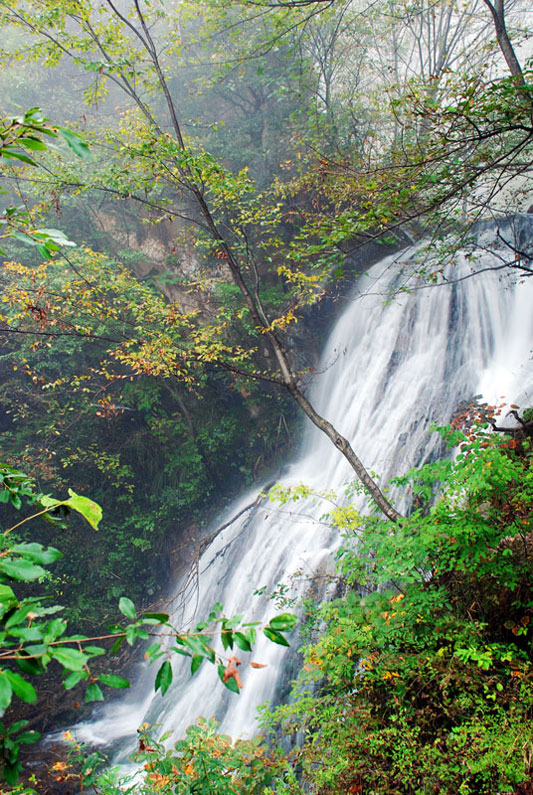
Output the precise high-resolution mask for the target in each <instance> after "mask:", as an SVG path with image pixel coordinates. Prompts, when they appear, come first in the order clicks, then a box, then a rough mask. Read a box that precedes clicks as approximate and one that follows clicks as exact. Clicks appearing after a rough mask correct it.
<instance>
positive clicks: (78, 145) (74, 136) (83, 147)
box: [57, 127, 91, 160]
mask: <svg viewBox="0 0 533 795" xmlns="http://www.w3.org/2000/svg"><path fill="white" fill-rule="evenodd" d="M57 132H58V134H59V135H60V136H61V138H62V139H63V140H64V141H65V143H66V144H67V146H69V147H70V149H72V151H73V152H74V154H75V155H77V156H78V157H81V158H82V160H90V159H91V152H90V150H89V145H88V143H87V142H86V141H84V140H83V138H82V137H81V135H78V133H75V132H74V131H73V130H67V129H65V128H64V127H58V129H57Z"/></svg>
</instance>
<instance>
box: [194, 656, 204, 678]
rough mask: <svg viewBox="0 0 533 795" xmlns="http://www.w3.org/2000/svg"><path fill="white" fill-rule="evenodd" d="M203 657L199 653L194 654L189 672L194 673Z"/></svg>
mask: <svg viewBox="0 0 533 795" xmlns="http://www.w3.org/2000/svg"><path fill="white" fill-rule="evenodd" d="M203 661H204V658H203V657H201V656H200V655H199V654H195V655H194V657H193V658H192V661H191V674H195V673H196V671H197V670H198V668H199V667H200V666H201V664H202V663H203Z"/></svg>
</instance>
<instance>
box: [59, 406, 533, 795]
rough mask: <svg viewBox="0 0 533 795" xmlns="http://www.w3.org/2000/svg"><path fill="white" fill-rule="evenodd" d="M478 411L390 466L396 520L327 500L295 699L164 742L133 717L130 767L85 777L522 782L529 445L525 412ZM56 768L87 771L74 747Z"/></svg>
mask: <svg viewBox="0 0 533 795" xmlns="http://www.w3.org/2000/svg"><path fill="white" fill-rule="evenodd" d="M487 411H488V412H489V414H490V411H491V410H490V409H483V410H481V411H477V410H476V411H474V412H473V415H474V416H472V415H470V416H468V417H463V418H462V421H463V424H464V427H462V428H458V427H456V428H453V429H450V428H448V429H442V430H441V432H442V433H443V434H444V436H445V437H446V439H447V441H448V443H449V444H450V445H454V446H457V445H458V452H457V455H456V456H455V457H454V458H451V459H447V460H442V461H438V462H433V463H431V464H427V465H425V466H423V467H422V468H420V469H416V470H412V471H411V472H410V473H408V475H407V476H406V477H404V478H401V479H399V480H397V481H396V484H397V485H399V486H402V487H404V488H406V489H408V490H410V491H412V494H413V497H414V505H416V508H415V509H414V510H413V511H412V512H411V514H410V515H409V517H408V518H407V519H405V520H404V521H402V523H401V525H399V526H393V525H392V524H391V523H389V522H387V521H384V520H382V519H380V518H378V517H376V516H369V517H363V516H359V515H358V514H357V513H356V512H355V511H354V510H353V508H352V507H351V506H348V507H339V508H336V509H335V510H334V511H333V512H331V513H330V515H329V518H330V521H331V522H332V523H333V524H334V525H335V526H336V527H338V529H339V531H340V532H341V533H342V534H343V543H342V546H341V548H340V550H339V553H338V566H339V569H338V577H339V580H340V584H341V586H342V589H343V595H342V596H340V597H338V598H336V599H334V600H333V601H331V602H328V603H324V604H322V605H320V606H317V605H313V604H312V603H308V604H307V605H306V611H305V615H306V625H305V627H304V630H303V632H302V637H304V638H305V641H304V645H303V648H302V654H303V662H302V668H301V673H300V675H299V677H298V679H297V681H296V682H295V683H294V688H293V694H292V698H291V700H290V703H287V704H285V705H282V706H280V707H278V708H276V709H274V710H269V709H268V707H265V708H264V709H263V714H262V722H263V727H264V730H265V732H266V736H267V737H268V741H267V740H260V739H257V740H254V741H251V742H250V741H237V742H236V743H232V741H231V740H230V738H227V737H224V736H221V735H217V734H216V730H215V726H214V724H213V723H212V722H206V721H203V720H200V721H199V722H198V724H197V725H196V726H194V727H191V728H190V729H189V730H188V732H187V735H186V737H185V738H184V739H183V740H180V741H179V742H178V744H177V745H176V746H175V748H174V749H172V750H170V751H166V750H165V748H164V747H163V746H162V745H160V744H159V743H157V742H156V741H155V740H153V739H151V738H150V727H148V726H145V727H144V728H143V731H142V733H141V735H140V744H139V749H138V751H137V753H136V754H134V756H133V759H134V760H135V761H136V762H138V763H142V764H144V769H145V771H146V772H145V774H144V781H143V782H142V783H140V782H139V781H137V783H131V782H130V783H129V784H128V782H125V781H123V780H122V781H121V780H120V779H119V777H118V774H116V773H114V772H109V771H108V772H106V773H105V774H104V775H103V777H98V774H96V773H95V772H94V770H93V768H94V761H93V762H92V763H91V764H92V767H91V775H90V776H89V778H88V779H87V783H94V784H95V785H96V787H97V791H98V792H101V793H109V795H111V793H113V795H114V794H115V793H118V792H119V791H121V788H124V787H125V788H126V791H132V792H135V793H143V795H148V794H149V795H155V793H171V792H172V793H174V792H175V793H180V795H193V794H194V795H197V793H224V795H226V794H227V795H241V794H242V795H244V794H245V793H278V794H279V795H282V794H283V795H289V793H290V794H291V795H297V793H299V794H301V793H304V792H305V793H317V795H341V794H342V795H345V793H352V794H353V795H355V793H363V794H364V795H385V794H387V795H393V794H396V795H432V794H433V793H442V794H445V795H457V794H458V793H459V794H460V795H495V794H496V793H516V794H517V795H518V793H520V795H522V793H528V792H529V791H530V789H528V788H529V787H530V786H531V762H532V753H533V731H532V721H531V717H532V706H533V703H532V695H533V693H532V670H531V641H530V619H531V608H532V598H531V554H532V544H531V540H532V534H531V507H532V502H533V468H532V465H533V455H532V453H533V450H532V441H531V437H530V436H528V435H527V429H525V430H524V429H519V430H518V431H516V432H514V433H513V434H512V435H508V434H506V435H498V434H496V433H493V432H492V431H490V429H489V426H488V425H487V423H486V421H485V419H486V416H487ZM281 496H282V498H284V499H292V498H295V499H297V498H298V497H299V496H302V491H299V490H296V491H295V492H293V493H289V494H287V493H286V494H285V495H281ZM281 744H283V747H284V748H285V749H286V748H287V747H288V746H289V745H291V744H292V746H293V748H292V750H291V751H290V752H288V753H286V752H283V751H282V750H281ZM76 753H78V751H76V750H74V756H75V755H76ZM61 776H62V778H64V779H66V780H70V781H71V782H74V781H75V780H76V781H78V780H83V779H84V775H83V774H82V772H81V769H80V767H79V762H78V763H76V762H75V761H74V760H71V761H70V762H69V763H68V764H67V765H66V766H65V768H64V770H63V771H62V773H61ZM80 777H81V778H80ZM123 791H124V790H123Z"/></svg>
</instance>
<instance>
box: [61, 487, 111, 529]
mask: <svg viewBox="0 0 533 795" xmlns="http://www.w3.org/2000/svg"><path fill="white" fill-rule="evenodd" d="M68 493H69V494H70V497H69V499H68V500H65V501H64V503H63V504H64V505H68V507H69V508H72V510H73V511H77V512H78V513H81V515H82V516H83V517H84V519H87V521H88V522H89V524H90V525H91V527H93V528H94V529H95V530H98V524H99V522H100V521H101V519H102V509H101V508H100V506H99V505H98V503H97V502H94V500H90V499H89V498H88V497H82V496H81V494H76V492H74V491H72V489H69V490H68Z"/></svg>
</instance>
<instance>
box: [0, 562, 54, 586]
mask: <svg viewBox="0 0 533 795" xmlns="http://www.w3.org/2000/svg"><path fill="white" fill-rule="evenodd" d="M0 571H3V572H4V574H7V575H8V577H11V578H12V579H14V580H22V581H23V582H32V581H33V580H38V579H39V577H42V576H43V574H44V573H45V570H44V569H43V568H42V566H36V565H35V564H34V563H30V561H28V560H11V559H9V558H6V559H5V560H2V561H0Z"/></svg>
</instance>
